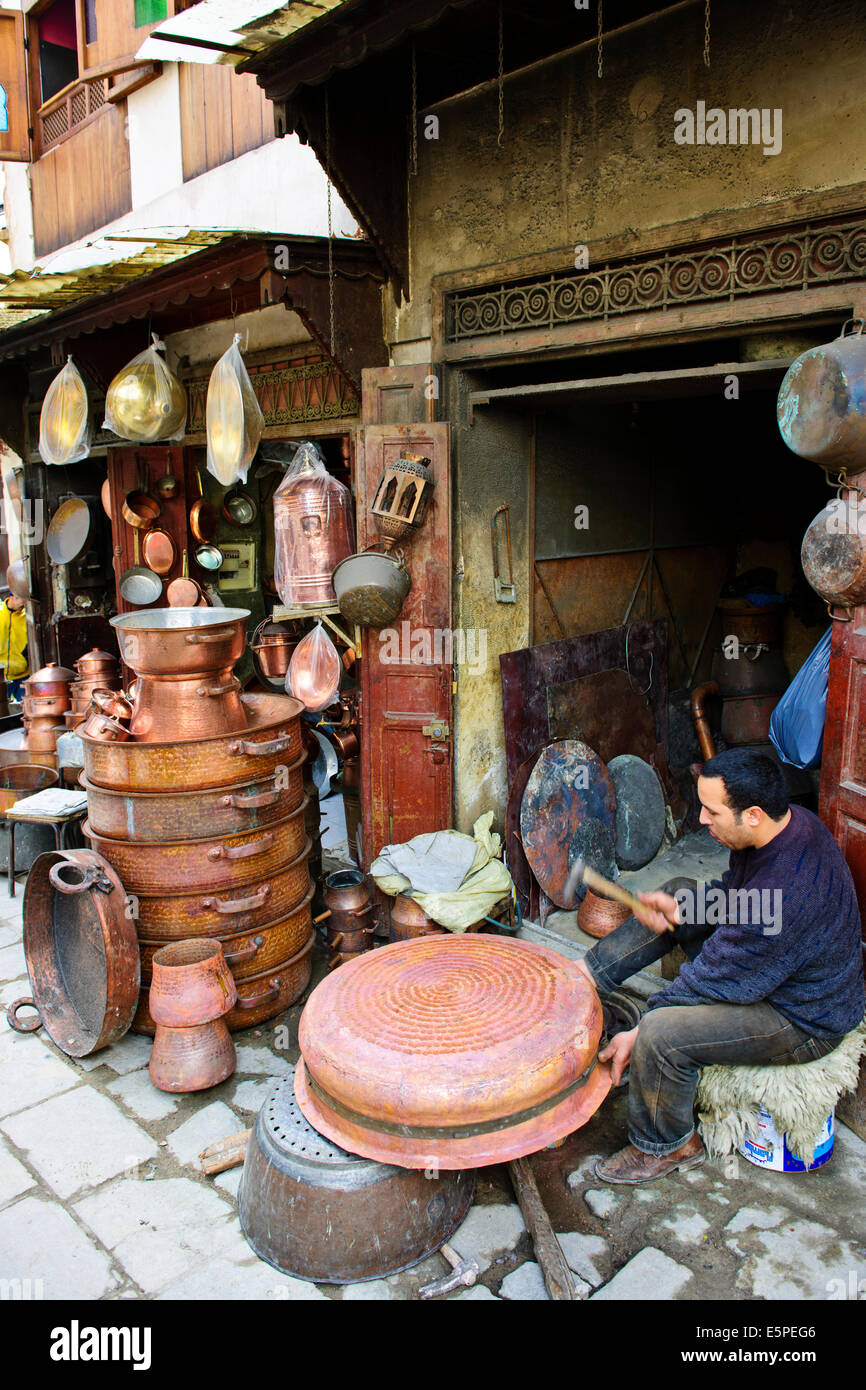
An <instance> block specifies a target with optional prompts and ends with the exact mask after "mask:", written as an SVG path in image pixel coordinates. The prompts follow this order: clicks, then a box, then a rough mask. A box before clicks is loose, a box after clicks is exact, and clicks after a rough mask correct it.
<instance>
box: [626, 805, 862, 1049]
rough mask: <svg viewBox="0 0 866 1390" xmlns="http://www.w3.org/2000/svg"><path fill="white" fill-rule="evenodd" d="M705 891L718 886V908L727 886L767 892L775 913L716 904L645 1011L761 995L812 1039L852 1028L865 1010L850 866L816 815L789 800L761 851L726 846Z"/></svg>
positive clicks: (734, 1001) (754, 998)
mask: <svg viewBox="0 0 866 1390" xmlns="http://www.w3.org/2000/svg"><path fill="white" fill-rule="evenodd" d="M710 888H721V889H722V890H723V891H724V894H725V903H726V904H728V905H730V903H731V901H732V900H731V896H730V895H731V893H732V892H733V891H735V890H740V889H746V890H750V889H759V890H769V893H770V898H769V902H770V903H772V902H773V901H775V902H776V904H779V903H780V904H781V913H780V916H779V917H778V918H777V919H776V920H775V921H774V920H773V918H772V917H770V918H769V919H768V918H767V915H766V912H765V913H764V914H763V915H764V920H763V922H762V921H761V920H760V914H759V913H749V912H744V911H743V910H742V907H740V904H741V903H742V902H743V899H740V900H739V902H738V907H739V909H740V910H739V911H734V910H732V909H731V907H730V906H728V910H727V911H725V910H724V909H723V910H722V913H721V917H720V925H719V926H717V927H716V929H715V931H713V932H712V934H711V935H710V936H709V937H708V938H707V940H706V942H705V943H704V945H703V947H702V948H701V951H700V954H699V955H698V956H697V957H696V958H695V959H694V960H692V961H687V962H686V964H685V965H683V966H682V968H681V970H680V973H679V975H678V976H677V978H676V979H675V980H674V981H673V983H672V984H670V985H668V986H667V988H665V989H663V990H660V991H659V992H658V993H657V994H654V995H653V996H652V998H651V1000H650V1003H649V1007H650V1008H651V1009H653V1008H661V1007H664V1006H665V1005H673V1004H754V1003H756V1002H757V1001H759V1000H766V1001H767V1002H768V1003H770V1004H772V1005H773V1007H774V1008H776V1009H778V1010H779V1013H781V1014H784V1016H785V1017H786V1018H788V1019H790V1020H791V1022H792V1023H795V1024H796V1025H797V1027H798V1028H802V1029H803V1030H804V1031H805V1032H807V1033H810V1034H812V1035H813V1036H814V1037H817V1038H830V1037H838V1036H840V1035H841V1034H843V1033H848V1032H850V1030H851V1029H852V1028H856V1026H857V1024H858V1023H859V1022H860V1020H861V1018H862V1017H863V1012H864V1007H866V1000H864V989H863V955H862V950H861V937H860V913H859V910H858V907H857V897H856V894H855V892H854V882H853V880H852V878H851V871H850V869H849V868H848V865H847V864H846V863H845V860H844V858H843V856H842V853H841V851H840V849H839V846H838V845H837V844H836V841H835V840H834V839H833V836H832V835H831V834H830V832H829V830H828V829H827V827H826V826H825V825H823V824H822V822H821V821H819V820H818V817H817V816H813V815H812V813H811V811H806V810H804V809H803V807H802V806H792V807H791V819H790V821H789V822H788V824H787V825H786V826H785V829H784V830H782V831H781V832H780V833H779V834H778V835H777V836H776V837H775V839H773V840H771V841H770V843H769V844H768V845H765V846H764V848H763V849H744V850H731V857H730V864H729V868H728V870H727V872H726V873H725V874H724V875H723V876H722V879H721V880H720V881H718V880H717V881H716V882H715V883H713V884H711V885H709V886H708V890H707V892H708V893H709V889H710ZM776 889H778V890H780V893H781V897H780V898H776V899H775V900H774V899H773V892H774V890H776ZM733 901H737V900H733ZM752 901H753V902H754V899H753V900H752ZM764 901H765V902H767V901H768V900H767V899H765V900H764ZM735 917H739V918H740V919H741V920H739V921H738V922H736V923H735V922H734V920H733V919H734V918H735ZM743 918H745V919H746V920H745V921H743V920H742V919H743ZM708 920H711V919H709V918H708ZM777 927H778V929H776V928H777Z"/></svg>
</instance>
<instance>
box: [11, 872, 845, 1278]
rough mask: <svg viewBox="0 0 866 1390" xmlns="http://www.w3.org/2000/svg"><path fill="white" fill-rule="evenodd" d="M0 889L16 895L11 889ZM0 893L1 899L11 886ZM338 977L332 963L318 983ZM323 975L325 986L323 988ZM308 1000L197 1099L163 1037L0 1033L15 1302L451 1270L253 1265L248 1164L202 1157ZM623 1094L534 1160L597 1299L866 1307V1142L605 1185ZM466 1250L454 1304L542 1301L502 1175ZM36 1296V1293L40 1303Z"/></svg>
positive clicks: (263, 1032)
mask: <svg viewBox="0 0 866 1390" xmlns="http://www.w3.org/2000/svg"><path fill="white" fill-rule="evenodd" d="M3 887H5V884H3ZM0 891H2V888H0ZM20 937H21V897H20V895H19V897H18V898H17V899H16V900H9V899H5V898H3V899H2V900H0V1003H2V1004H3V1005H4V1006H5V1005H6V1004H8V1003H10V1002H11V1000H13V999H15V998H18V997H19V996H21V995H26V994H28V993H29V985H28V981H27V977H26V970H25V966H24V956H23V952H22V949H21V944H20ZM323 968H324V962H323V960H321V959H320V960H318V961H317V972H316V973H317V975H318V974H320V973H321V972H322V970H323ZM314 978H315V976H314ZM299 1015H300V1005H298V1006H296V1007H295V1008H294V1009H292V1010H291V1011H290V1012H289V1013H288V1014H286V1015H283V1016H282V1017H281V1018H280V1019H277V1020H275V1021H274V1022H273V1023H271V1024H269V1025H266V1026H264V1027H262V1028H259V1029H255V1030H251V1031H250V1032H247V1033H243V1034H240V1035H238V1036H237V1037H236V1042H237V1050H238V1067H237V1072H236V1074H235V1075H234V1076H233V1077H231V1078H230V1079H229V1080H228V1081H226V1082H224V1083H223V1084H222V1085H221V1086H217V1087H215V1088H214V1089H213V1090H211V1091H207V1092H205V1093H203V1094H200V1095H187V1096H172V1095H166V1094H164V1093H163V1092H161V1091H158V1090H156V1089H155V1088H154V1087H153V1086H152V1085H151V1083H150V1080H149V1077H148V1073H147V1061H148V1055H149V1051H150V1041H149V1039H147V1038H141V1037H136V1036H134V1035H132V1034H130V1035H128V1036H127V1037H125V1038H124V1039H122V1041H121V1042H119V1043H117V1044H116V1045H115V1046H113V1047H111V1048H108V1049H106V1050H105V1051H103V1052H100V1053H98V1054H97V1055H96V1056H95V1057H91V1058H85V1059H84V1060H83V1061H81V1062H75V1061H73V1060H72V1059H70V1058H67V1057H64V1056H63V1054H62V1053H60V1052H59V1051H58V1050H57V1049H56V1048H55V1047H54V1045H53V1044H52V1043H51V1042H50V1041H49V1040H48V1039H47V1038H46V1036H45V1034H44V1032H42V1031H41V1032H39V1033H35V1034H29V1035H19V1034H16V1033H13V1032H12V1031H11V1030H10V1029H9V1028H8V1027H7V1026H6V1024H5V1022H0V1296H6V1297H8V1296H9V1292H10V1290H12V1291H14V1290H15V1288H16V1286H15V1285H14V1284H12V1285H9V1284H4V1283H3V1282H2V1281H4V1280H6V1281H14V1280H21V1281H26V1280H30V1281H32V1283H31V1285H30V1286H29V1289H30V1291H31V1293H32V1294H33V1295H35V1296H42V1297H44V1298H46V1299H61V1298H62V1299H66V1298H68V1299H85V1300H87V1299H109V1300H111V1299H215V1298H232V1299H273V1300H295V1299H299V1300H300V1299H305V1300H321V1299H326V1298H327V1299H349V1300H370V1299H397V1300H399V1299H411V1298H414V1297H416V1296H417V1289H418V1287H419V1286H420V1285H421V1284H423V1283H427V1282H429V1281H430V1280H432V1279H437V1278H439V1277H440V1276H441V1275H443V1274H444V1273H446V1272H447V1266H446V1263H445V1261H444V1259H443V1257H442V1256H441V1255H433V1256H431V1257H430V1258H429V1259H427V1260H425V1261H424V1263H423V1264H420V1265H418V1266H416V1267H415V1269H413V1270H410V1271H408V1272H406V1273H404V1274H400V1275H395V1276H392V1277H390V1278H388V1279H383V1280H378V1281H376V1282H374V1283H368V1284H355V1285H350V1286H348V1287H334V1286H324V1285H322V1286H316V1285H312V1284H307V1283H304V1282H303V1281H301V1280H298V1279H292V1278H288V1277H285V1276H283V1275H281V1274H279V1273H277V1272H276V1271H275V1270H273V1269H271V1268H270V1266H268V1265H266V1264H264V1263H263V1262H262V1261H260V1260H259V1259H257V1258H256V1257H255V1256H254V1255H253V1254H252V1252H251V1250H250V1249H249V1247H248V1246H247V1244H246V1242H245V1240H244V1238H243V1235H242V1234H241V1231H240V1227H239V1225H238V1221H237V1216H236V1211H235V1198H236V1193H237V1187H238V1183H239V1181H240V1169H235V1170H233V1171H232V1172H229V1173H225V1174H222V1175H220V1176H219V1177H217V1178H216V1179H210V1178H206V1177H204V1175H203V1174H202V1173H201V1172H200V1171H199V1169H198V1154H199V1152H200V1150H201V1149H202V1148H204V1147H205V1145H206V1144H209V1143H212V1142H213V1141H214V1140H216V1139H219V1138H221V1137H223V1136H225V1135H228V1134H232V1133H234V1132H235V1131H236V1130H239V1129H243V1128H245V1127H247V1126H249V1125H251V1124H252V1123H253V1120H254V1117H255V1113H256V1111H257V1110H258V1108H259V1106H260V1105H261V1103H262V1101H263V1099H264V1097H265V1095H266V1093H267V1090H268V1087H269V1079H270V1078H272V1077H276V1076H280V1075H283V1074H284V1073H285V1072H286V1071H287V1070H288V1069H289V1067H290V1066H291V1065H292V1063H293V1062H294V1061H295V1060H296V1059H297V1056H298V1052H297V1025H298V1018H299ZM624 1119H625V1095H624V1093H623V1092H618V1093H615V1094H613V1095H612V1096H611V1097H610V1098H609V1099H608V1101H607V1102H606V1103H605V1105H604V1106H603V1107H602V1110H601V1111H600V1112H599V1114H598V1115H596V1116H595V1117H594V1118H593V1119H592V1120H591V1121H590V1123H589V1124H588V1125H586V1126H585V1128H584V1129H582V1130H580V1131H579V1132H578V1133H577V1134H575V1135H573V1136H572V1137H571V1138H570V1139H569V1140H568V1141H567V1142H566V1143H565V1145H564V1146H563V1147H562V1148H560V1149H558V1150H552V1151H546V1152H544V1153H542V1154H539V1155H538V1156H537V1157H536V1158H535V1159H534V1167H535V1172H536V1177H537V1180H538V1183H539V1188H540V1190H541V1193H542V1196H543V1198H544V1200H545V1202H546V1205H547V1207H548V1210H549V1211H550V1213H551V1217H552V1219H553V1221H554V1225H555V1228H556V1230H557V1232H558V1233H560V1236H561V1240H562V1246H563V1249H564V1251H565V1255H566V1258H567V1260H568V1262H569V1264H570V1265H571V1267H572V1269H573V1270H574V1272H575V1275H576V1281H577V1284H578V1289H579V1291H580V1294H581V1296H582V1297H585V1298H598V1299H602V1300H611V1299H616V1300H618V1299H647V1298H651V1299H659V1300H670V1299H677V1300H703V1299H719V1298H721V1299H735V1300H736V1299H752V1298H759V1299H782V1298H793V1299H806V1300H808V1299H828V1298H851V1297H857V1296H858V1289H859V1288H860V1287H861V1285H862V1289H863V1291H864V1294H866V1204H864V1203H863V1200H862V1193H863V1189H864V1184H866V1144H864V1143H862V1142H861V1141H860V1140H859V1139H858V1138H857V1137H856V1136H855V1135H854V1134H852V1133H851V1131H850V1130H848V1129H846V1128H844V1127H843V1126H840V1128H839V1131H838V1135H837V1143H836V1153H835V1156H834V1158H833V1159H832V1161H831V1162H830V1163H829V1164H828V1165H827V1166H826V1167H825V1168H824V1169H821V1170H819V1171H818V1172H815V1173H807V1174H802V1175H787V1176H783V1175H774V1174H771V1173H766V1172H762V1171H761V1170H759V1169H757V1168H754V1167H752V1166H751V1165H750V1164H748V1163H747V1162H746V1161H745V1160H743V1159H738V1160H732V1161H730V1162H729V1163H728V1164H727V1165H725V1166H724V1167H723V1166H717V1165H714V1164H710V1163H707V1164H705V1165H704V1166H703V1167H701V1168H698V1169H695V1170H693V1171H692V1172H689V1173H686V1174H682V1175H677V1176H674V1177H671V1178H667V1179H665V1180H664V1181H663V1182H661V1183H658V1184H655V1185H653V1186H651V1187H648V1188H637V1189H619V1190H617V1189H610V1188H606V1187H604V1186H603V1185H602V1184H600V1183H599V1182H598V1180H597V1179H595V1178H594V1177H593V1174H592V1166H593V1163H594V1161H595V1158H596V1157H597V1156H598V1155H600V1154H606V1153H610V1152H611V1151H612V1150H614V1149H615V1148H618V1147H619V1146H620V1145H621V1144H622V1142H623V1138H624ZM452 1244H453V1245H454V1246H455V1248H456V1249H457V1250H458V1251H459V1252H460V1254H461V1255H463V1256H464V1257H469V1256H473V1257H474V1258H475V1259H477V1260H478V1262H479V1265H480V1266H481V1275H480V1280H479V1283H478V1284H477V1285H476V1286H475V1287H474V1288H472V1289H468V1290H463V1291H461V1292H459V1293H455V1294H451V1295H449V1298H455V1299H471V1300H473V1301H489V1300H492V1299H505V1300H520V1301H525V1300H537V1299H538V1300H540V1299H544V1298H545V1297H546V1294H545V1289H544V1282H543V1279H542V1277H541V1272H540V1270H539V1268H538V1265H537V1264H536V1263H535V1260H534V1257H533V1250H532V1245H531V1241H530V1237H529V1235H528V1233H527V1232H526V1230H525V1229H524V1225H523V1221H522V1218H521V1215H520V1210H519V1208H518V1207H517V1205H516V1203H515V1201H514V1196H513V1193H512V1192H511V1188H510V1185H509V1182H508V1177H507V1173H506V1171H505V1170H504V1169H502V1168H491V1169H485V1170H482V1171H481V1172H479V1181H478V1195H477V1198H476V1203H475V1205H474V1207H473V1208H472V1210H471V1211H470V1213H469V1215H468V1217H467V1219H466V1220H465V1222H464V1223H463V1225H462V1227H461V1228H460V1230H459V1231H458V1232H456V1233H455V1235H454V1236H453V1237H452ZM27 1287H28V1286H26V1285H25V1284H24V1283H22V1289H23V1290H24V1291H27Z"/></svg>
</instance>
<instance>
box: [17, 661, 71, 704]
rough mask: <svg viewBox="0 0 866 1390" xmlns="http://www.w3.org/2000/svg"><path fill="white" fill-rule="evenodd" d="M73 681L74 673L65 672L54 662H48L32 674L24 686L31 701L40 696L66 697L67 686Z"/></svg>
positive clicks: (63, 668) (62, 667)
mask: <svg viewBox="0 0 866 1390" xmlns="http://www.w3.org/2000/svg"><path fill="white" fill-rule="evenodd" d="M74 679H75V672H74V671H69V670H67V668H66V667H65V666H58V665H57V663H56V662H55V661H49V663H48V665H47V666H43V667H42V669H41V670H40V671H36V672H34V674H33V675H32V676H30V678H29V679H28V680H26V681H25V682H24V684H25V686H26V687H27V694H28V695H29V696H30V698H31V699H33V697H34V696H42V695H48V696H55V695H67V694H68V693H69V686H70V684H71V682H72V681H74Z"/></svg>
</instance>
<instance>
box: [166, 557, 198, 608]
mask: <svg viewBox="0 0 866 1390" xmlns="http://www.w3.org/2000/svg"><path fill="white" fill-rule="evenodd" d="M165 597H166V599H167V601H168V606H169V608H196V607H197V606H198V604H200V603H201V601H202V599H203V597H204V595H203V594H202V590H201V585H200V584H199V583H197V581H196V580H195V579H190V577H189V551H188V550H185V551H184V552H183V573H182V575H181V578H180V579H173V580H172V581H171V583H170V584H169V585H167V587H166V590H165Z"/></svg>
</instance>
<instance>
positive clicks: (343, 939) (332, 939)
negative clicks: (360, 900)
mask: <svg viewBox="0 0 866 1390" xmlns="http://www.w3.org/2000/svg"><path fill="white" fill-rule="evenodd" d="M375 931H376V924H375V922H371V924H370V926H368V927H360V928H359V929H358V930H357V931H344V930H343V929H342V928H332V927H331V925H330V923H329V924H328V949H329V950H330V951H332V952H336V953H338V954H339V955H342V956H345V955H360V954H361V952H362V951H369V949H370V947H371V946H372V945H373V936H374V934H375Z"/></svg>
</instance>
